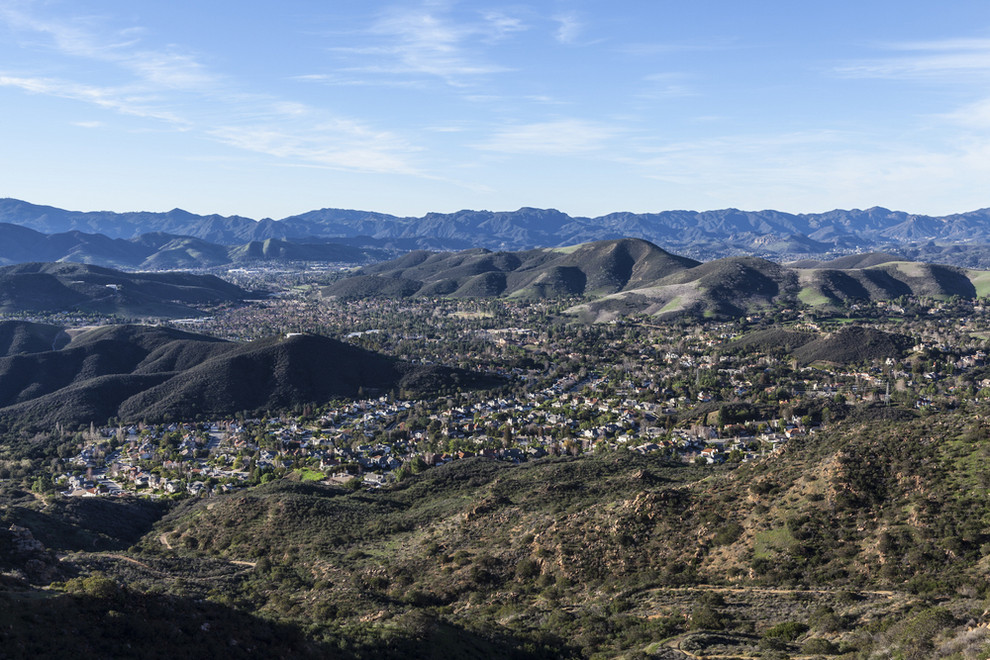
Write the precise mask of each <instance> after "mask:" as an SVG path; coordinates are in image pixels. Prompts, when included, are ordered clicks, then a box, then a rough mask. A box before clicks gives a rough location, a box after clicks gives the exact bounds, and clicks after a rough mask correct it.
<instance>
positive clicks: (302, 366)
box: [0, 326, 486, 427]
mask: <svg viewBox="0 0 990 660" xmlns="http://www.w3.org/2000/svg"><path fill="white" fill-rule="evenodd" d="M485 382H486V381H484V380H483V379H482V378H480V377H478V376H477V375H475V374H471V373H469V372H464V371H460V370H455V369H447V368H443V367H436V366H421V365H411V364H407V363H402V362H399V361H396V360H393V359H390V358H387V357H384V356H381V355H378V354H375V353H372V352H370V351H366V350H364V349H360V348H357V347H355V346H351V345H349V344H344V343H342V342H338V341H336V340H333V339H329V338H326V337H319V336H316V335H294V336H288V337H281V338H272V339H266V340H259V341H254V342H249V343H244V344H238V343H234V342H227V341H221V340H218V339H214V338H211V337H205V336H202V335H194V334H190V333H185V332H180V331H178V330H173V329H169V328H151V327H143V326H107V327H102V328H96V329H94V330H90V331H88V332H84V333H82V334H80V335H78V336H76V337H74V338H73V340H72V341H71V342H70V343H69V344H68V345H67V346H65V347H64V348H62V349H60V350H57V351H48V352H42V353H33V354H29V355H15V356H10V357H4V358H0V418H2V419H4V420H5V421H6V422H7V424H8V425H15V426H25V425H31V426H41V427H50V426H53V425H54V424H55V423H56V422H61V423H68V424H84V423H89V422H91V421H96V422H100V423H102V422H104V421H105V420H106V419H108V418H110V417H117V418H119V419H121V420H122V421H127V422H132V421H140V420H158V419H190V418H194V417H196V416H197V415H213V416H227V415H231V414H233V413H235V412H238V411H256V410H260V411H264V410H273V411H275V410H282V409H286V408H291V407H293V406H295V405H298V404H304V403H316V404H321V403H324V402H326V401H328V400H330V399H332V398H345V397H353V396H356V395H357V394H358V393H359V392H360V391H362V390H364V391H367V392H368V393H374V392H375V391H388V390H392V389H403V390H408V391H410V392H412V393H417V392H425V391H437V390H441V389H445V388H448V387H461V386H464V387H471V386H477V385H480V384H484V383H485Z"/></svg>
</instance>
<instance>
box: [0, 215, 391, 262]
mask: <svg viewBox="0 0 990 660" xmlns="http://www.w3.org/2000/svg"><path fill="white" fill-rule="evenodd" d="M392 254H394V253H393V252H389V251H384V250H381V249H376V248H362V247H357V246H353V245H344V244H342V243H339V242H331V241H327V240H322V239H310V240H308V241H306V242H302V241H293V242H288V241H284V240H281V239H277V238H266V239H262V240H256V241H249V242H247V243H240V244H236V245H220V244H218V243H211V242H209V241H205V240H203V239H201V238H194V237H190V236H178V235H175V234H167V233H163V232H152V233H146V234H141V235H140V236H136V237H133V238H110V237H109V236H106V235H104V234H87V233H84V232H82V231H79V230H76V229H74V230H71V231H68V232H64V233H58V234H43V233H41V232H38V231H35V230H33V229H30V228H28V227H23V226H19V225H14V224H9V223H0V264H18V263H24V262H29V261H71V262H78V263H88V264H97V265H100V266H109V267H112V268H130V269H141V270H174V269H183V268H184V269H189V268H211V267H216V266H230V265H245V264H251V263H256V262H259V261H321V262H341V263H362V262H366V261H369V260H374V259H382V258H387V256H391V255H392Z"/></svg>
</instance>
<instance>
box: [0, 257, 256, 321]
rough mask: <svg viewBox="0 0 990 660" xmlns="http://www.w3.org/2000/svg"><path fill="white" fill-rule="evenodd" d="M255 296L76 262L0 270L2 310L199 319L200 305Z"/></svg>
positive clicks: (191, 279) (212, 281)
mask: <svg viewBox="0 0 990 660" xmlns="http://www.w3.org/2000/svg"><path fill="white" fill-rule="evenodd" d="M249 295H250V294H249V293H248V292H247V291H245V290H244V289H241V288H240V287H238V286H234V285H233V284H230V283H229V282H225V281H223V280H221V279H220V278H218V277H215V276H213V275H191V274H188V273H124V272H121V271H116V270H111V269H109V268H101V267H99V266H89V265H83V264H73V263H26V264H18V265H16V266H6V267H3V268H0V311H2V312H5V313H21V312H63V311H80V312H96V313H100V314H117V315H121V316H126V317H132V318H137V317H183V316H192V315H196V314H198V313H199V312H198V311H197V310H196V309H195V306H196V305H209V304H216V303H220V302H229V301H236V300H243V299H245V298H247V297H249Z"/></svg>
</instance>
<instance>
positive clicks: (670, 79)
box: [637, 73, 697, 99]
mask: <svg viewBox="0 0 990 660" xmlns="http://www.w3.org/2000/svg"><path fill="white" fill-rule="evenodd" d="M686 80H687V76H686V75H685V74H682V73H654V74H650V75H648V76H644V77H643V86H642V89H641V90H640V92H639V93H638V94H637V96H638V97H639V98H644V99H668V98H682V97H685V96H695V95H696V94H697V92H696V91H695V90H694V89H692V88H691V87H690V86H689V85H687V84H686V83H685V81H686Z"/></svg>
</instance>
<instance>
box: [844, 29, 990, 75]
mask: <svg viewBox="0 0 990 660" xmlns="http://www.w3.org/2000/svg"><path fill="white" fill-rule="evenodd" d="M884 48H885V49H886V50H887V51H892V52H896V53H910V54H898V55H892V56H888V57H883V58H876V59H871V60H865V61H860V62H853V63H850V64H846V65H843V66H839V67H836V68H835V73H836V74H837V75H839V76H842V77H847V78H889V79H899V80H935V81H939V82H946V83H955V82H957V81H959V80H960V79H961V78H962V79H971V78H979V79H985V78H986V77H988V76H990V39H943V40H937V41H920V42H904V43H898V44H888V45H886V46H885V47H884Z"/></svg>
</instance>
